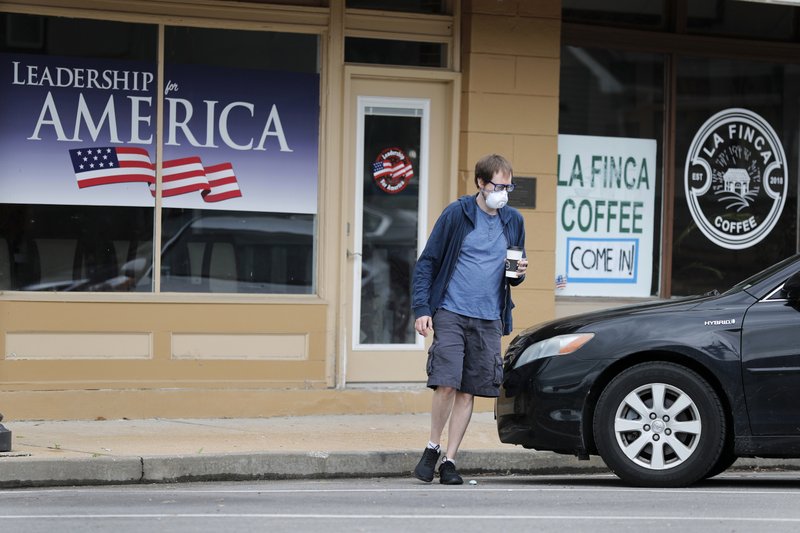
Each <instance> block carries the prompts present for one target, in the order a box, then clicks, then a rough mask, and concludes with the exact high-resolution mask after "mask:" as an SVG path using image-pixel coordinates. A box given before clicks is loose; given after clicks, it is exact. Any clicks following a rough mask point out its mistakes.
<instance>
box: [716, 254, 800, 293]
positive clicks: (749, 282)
mask: <svg viewBox="0 0 800 533" xmlns="http://www.w3.org/2000/svg"><path fill="white" fill-rule="evenodd" d="M798 257H800V254H798V255H793V256H792V257H787V258H786V259H784V260H783V261H781V262H780V263H776V264H774V265H772V266H771V267H769V268H767V269H766V270H762V271H761V272H759V273H758V274H755V275H753V276H750V277H749V278H747V279H746V280H744V281H740V282H739V283H737V284H736V285H734V286H733V287H731V288H730V289H728V290H727V291H725V294H733V293H735V292H739V291H743V290H745V289H747V288H749V287H752V286H753V285H755V284H757V283H759V282H760V281H761V280H764V279H766V278H768V277H770V276H771V275H773V274H774V273H775V272H778V271H779V270H781V269H783V268H785V267H786V265H788V264H790V263H792V262H793V261H797V259H798Z"/></svg>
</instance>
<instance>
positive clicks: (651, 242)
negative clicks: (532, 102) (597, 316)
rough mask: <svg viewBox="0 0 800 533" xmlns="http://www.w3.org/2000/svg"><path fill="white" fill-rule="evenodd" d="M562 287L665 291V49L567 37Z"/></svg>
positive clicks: (560, 198) (560, 290) (570, 291)
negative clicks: (586, 43)
mask: <svg viewBox="0 0 800 533" xmlns="http://www.w3.org/2000/svg"><path fill="white" fill-rule="evenodd" d="M560 85H561V96H560V98H561V105H560V111H559V175H558V194H557V202H558V206H557V217H558V221H557V228H558V233H557V247H556V248H557V251H556V256H557V257H556V275H557V280H556V294H557V295H565V296H566V295H570V296H621V295H628V296H650V295H653V294H657V293H658V286H659V281H660V280H659V263H660V248H661V204H662V181H663V179H662V168H663V165H662V157H663V155H662V148H661V146H662V140H663V127H664V89H663V87H664V58H663V56H661V55H657V54H641V53H635V52H626V51H615V50H603V49H594V48H580V47H574V46H564V47H563V48H562V54H561V83H560Z"/></svg>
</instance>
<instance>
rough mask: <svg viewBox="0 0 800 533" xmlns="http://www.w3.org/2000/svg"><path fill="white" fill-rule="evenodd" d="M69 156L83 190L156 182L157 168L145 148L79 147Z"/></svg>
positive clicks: (79, 185)
mask: <svg viewBox="0 0 800 533" xmlns="http://www.w3.org/2000/svg"><path fill="white" fill-rule="evenodd" d="M69 156H70V159H72V168H73V169H74V170H75V177H76V178H77V180H78V187H79V188H81V189H83V188H84V187H93V186H95V185H107V184H109V183H132V182H144V183H155V181H156V168H155V165H153V163H151V162H150V156H149V155H148V153H147V150H144V149H142V148H129V147H127V146H117V147H114V148H111V147H108V146H106V147H102V148H79V149H77V150H70V151H69Z"/></svg>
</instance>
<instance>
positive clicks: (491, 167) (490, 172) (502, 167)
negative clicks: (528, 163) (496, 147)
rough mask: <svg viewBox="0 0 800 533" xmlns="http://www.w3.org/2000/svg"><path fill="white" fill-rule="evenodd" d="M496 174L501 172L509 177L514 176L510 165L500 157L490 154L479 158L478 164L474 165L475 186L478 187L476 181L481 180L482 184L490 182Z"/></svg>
mask: <svg viewBox="0 0 800 533" xmlns="http://www.w3.org/2000/svg"><path fill="white" fill-rule="evenodd" d="M497 172H503V173H504V174H508V175H509V176H513V175H514V171H513V170H512V169H511V163H510V162H509V161H508V159H506V158H505V157H503V156H502V155H497V154H490V155H486V156H483V157H481V158H480V159H479V160H478V162H477V163H475V186H476V187H480V185H479V184H478V179H481V180H483V182H484V183H488V182H490V181H492V177H493V176H494V175H495V174H496V173H497Z"/></svg>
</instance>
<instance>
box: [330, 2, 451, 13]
mask: <svg viewBox="0 0 800 533" xmlns="http://www.w3.org/2000/svg"><path fill="white" fill-rule="evenodd" d="M346 6H347V7H348V9H351V8H357V9H379V10H382V11H406V12H409V13H428V14H437V15H441V14H444V13H446V12H447V2H445V0H404V1H403V2H397V0H347V3H346Z"/></svg>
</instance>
